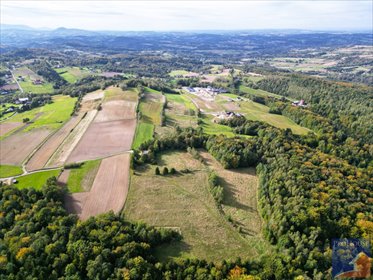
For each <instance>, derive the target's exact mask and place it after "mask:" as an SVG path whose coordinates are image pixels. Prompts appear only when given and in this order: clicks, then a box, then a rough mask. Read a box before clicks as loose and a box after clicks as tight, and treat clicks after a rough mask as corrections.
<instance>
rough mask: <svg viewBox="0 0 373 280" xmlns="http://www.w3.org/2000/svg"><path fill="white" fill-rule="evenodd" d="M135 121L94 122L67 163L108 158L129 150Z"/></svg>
mask: <svg viewBox="0 0 373 280" xmlns="http://www.w3.org/2000/svg"><path fill="white" fill-rule="evenodd" d="M135 130H136V119H130V120H118V121H110V122H94V123H92V124H91V125H90V126H89V127H88V129H87V131H86V132H85V133H84V135H83V137H82V139H81V140H80V141H79V143H78V145H77V146H76V147H75V149H74V150H73V152H72V153H71V155H70V157H69V158H68V160H67V162H80V161H86V160H91V159H97V158H102V157H108V156H111V155H115V154H118V153H121V152H126V151H129V150H130V149H131V145H132V140H133V136H134V134H135Z"/></svg>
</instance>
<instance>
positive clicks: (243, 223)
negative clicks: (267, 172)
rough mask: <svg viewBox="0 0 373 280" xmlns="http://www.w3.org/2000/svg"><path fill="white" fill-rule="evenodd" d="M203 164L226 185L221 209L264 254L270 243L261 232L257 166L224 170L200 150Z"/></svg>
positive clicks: (222, 184) (212, 158)
mask: <svg viewBox="0 0 373 280" xmlns="http://www.w3.org/2000/svg"><path fill="white" fill-rule="evenodd" d="M199 153H200V155H201V156H202V158H203V160H204V163H205V164H206V165H207V166H208V167H209V168H210V169H212V170H214V171H215V172H216V174H217V175H218V177H219V184H220V185H221V186H222V187H223V188H224V199H223V202H222V209H223V211H224V213H225V215H226V216H228V217H230V219H231V221H232V223H233V224H234V225H235V227H236V228H237V229H238V230H239V231H240V233H241V234H242V235H243V236H245V237H246V238H247V239H248V240H249V241H250V242H252V246H253V247H255V248H256V249H257V250H258V251H260V252H262V253H265V251H267V250H268V249H269V246H268V243H267V242H266V241H265V240H264V238H263V237H262V235H261V230H262V224H263V221H262V218H261V217H260V214H259V212H258V210H257V209H258V193H257V191H258V185H259V182H258V178H257V177H256V174H255V168H239V169H234V170H227V169H224V168H223V167H222V166H221V164H220V163H219V162H218V161H217V160H216V159H215V158H214V157H213V156H211V155H210V154H209V153H207V152H205V151H199Z"/></svg>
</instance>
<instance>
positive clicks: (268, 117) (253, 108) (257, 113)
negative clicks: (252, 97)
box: [240, 101, 310, 134]
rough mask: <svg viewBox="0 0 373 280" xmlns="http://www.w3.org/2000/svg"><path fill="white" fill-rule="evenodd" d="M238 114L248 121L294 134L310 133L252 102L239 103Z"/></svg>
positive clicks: (306, 129) (265, 107)
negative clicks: (261, 122) (264, 123)
mask: <svg viewBox="0 0 373 280" xmlns="http://www.w3.org/2000/svg"><path fill="white" fill-rule="evenodd" d="M240 112H241V113H244V114H245V117H246V119H248V120H253V121H263V122H266V123H268V124H270V125H273V126H275V127H278V128H282V129H286V128H290V129H291V130H292V131H293V133H295V134H307V133H308V132H309V131H310V130H309V129H308V128H305V127H302V126H300V125H298V124H296V123H295V122H293V121H292V120H290V119H289V118H287V117H285V116H282V115H277V114H270V113H269V108H268V107H267V106H265V105H262V104H259V103H256V102H253V101H243V102H240Z"/></svg>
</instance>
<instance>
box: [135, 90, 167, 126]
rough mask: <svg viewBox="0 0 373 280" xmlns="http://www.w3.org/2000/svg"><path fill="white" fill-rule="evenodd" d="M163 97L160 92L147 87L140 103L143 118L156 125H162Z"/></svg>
mask: <svg viewBox="0 0 373 280" xmlns="http://www.w3.org/2000/svg"><path fill="white" fill-rule="evenodd" d="M163 99H164V97H163V96H162V95H161V94H160V92H158V91H154V90H150V89H147V90H146V93H145V94H144V97H143V98H142V99H141V100H140V104H139V111H140V113H141V120H142V121H144V122H147V123H152V124H154V125H160V124H161V114H162V106H163V101H164V100H163Z"/></svg>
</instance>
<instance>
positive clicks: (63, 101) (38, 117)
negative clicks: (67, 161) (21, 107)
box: [4, 95, 76, 131]
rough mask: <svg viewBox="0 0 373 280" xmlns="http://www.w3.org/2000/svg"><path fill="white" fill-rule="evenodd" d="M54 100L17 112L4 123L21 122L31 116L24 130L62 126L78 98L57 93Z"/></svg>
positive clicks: (53, 128)
mask: <svg viewBox="0 0 373 280" xmlns="http://www.w3.org/2000/svg"><path fill="white" fill-rule="evenodd" d="M52 100H53V102H52V103H51V104H46V105H44V106H42V107H38V108H34V109H32V110H30V111H25V112H22V113H20V114H16V115H15V116H14V117H12V118H10V119H8V120H6V121H5V122H4V123H8V122H18V123H21V122H22V121H23V119H24V118H29V119H30V120H31V121H32V123H31V124H30V125H28V126H27V127H26V128H25V129H24V131H30V130H33V129H36V128H46V129H51V130H55V129H57V128H59V127H61V126H62V125H63V123H64V122H66V121H67V120H68V119H69V118H70V115H71V113H72V111H73V109H74V105H75V101H76V98H72V97H70V96H67V95H55V96H53V99H52ZM33 120H34V121H33Z"/></svg>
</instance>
